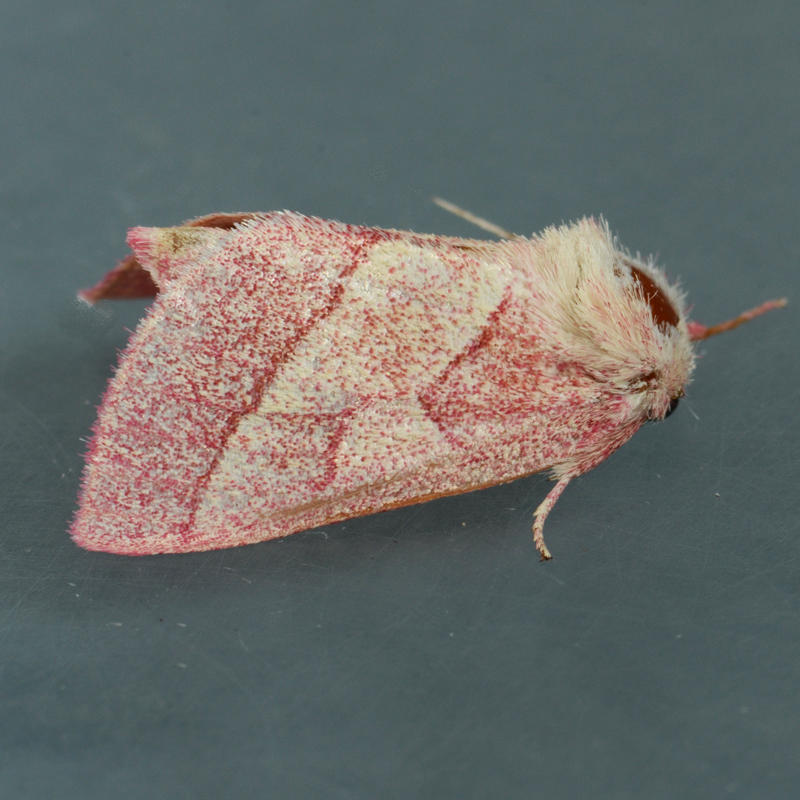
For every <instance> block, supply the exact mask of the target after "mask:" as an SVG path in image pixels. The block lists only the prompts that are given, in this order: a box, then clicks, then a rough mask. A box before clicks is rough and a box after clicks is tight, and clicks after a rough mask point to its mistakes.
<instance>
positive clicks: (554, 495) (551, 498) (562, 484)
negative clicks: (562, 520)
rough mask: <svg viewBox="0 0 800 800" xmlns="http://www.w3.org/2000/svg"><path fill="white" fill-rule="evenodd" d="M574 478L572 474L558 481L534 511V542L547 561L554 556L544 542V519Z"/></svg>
mask: <svg viewBox="0 0 800 800" xmlns="http://www.w3.org/2000/svg"><path fill="white" fill-rule="evenodd" d="M571 480H572V476H571V475H567V476H565V477H563V478H561V479H560V480H559V481H558V483H557V484H556V485H555V486H554V487H553V488H552V489H551V490H550V491H549V492H548V493H547V497H545V499H544V500H542V502H541V503H539V507H538V508H537V509H536V511H534V512H533V543H534V544H535V545H536V549H537V550H538V551H539V553H540V554H541V556H542V561H547V560H548V559H551V558H552V557H553V556H551V555H550V551H549V550H548V549H547V545H546V544H545V543H544V521H545V520H546V519H547V515H548V514H549V513H550V512H551V511H552V510H553V506H554V505H555V504H556V500H558V498H559V497H561V493H562V492H563V491H564V489H566V488H567V484H568V483H569V482H570V481H571Z"/></svg>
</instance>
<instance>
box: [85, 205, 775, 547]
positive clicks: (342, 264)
mask: <svg viewBox="0 0 800 800" xmlns="http://www.w3.org/2000/svg"><path fill="white" fill-rule="evenodd" d="M440 204H442V205H444V206H445V207H447V208H449V210H452V211H455V212H456V213H459V214H461V215H462V216H465V217H467V218H468V219H471V220H472V221H475V222H477V223H478V224H479V225H481V226H482V227H484V228H487V229H488V230H490V231H492V232H493V233H496V234H499V235H500V236H501V237H502V238H501V240H500V241H483V240H476V239H461V238H454V237H447V236H434V235H422V234H417V233H412V232H408V231H396V230H382V229H378V228H366V227H361V226H356V225H345V224H341V223H338V222H330V221H326V220H321V219H315V218H312V217H305V216H301V215H299V214H294V213H289V212H275V213H267V214H215V215H212V216H207V217H202V218H200V219H196V220H193V221H190V222H187V223H185V224H183V225H180V226H178V227H173V228H133V229H132V230H131V231H130V233H129V234H128V243H129V244H130V246H131V249H132V250H133V255H131V256H129V257H128V258H127V259H126V260H124V261H122V262H121V263H120V264H119V265H118V266H117V267H116V268H115V269H114V270H112V272H110V273H109V274H108V275H107V276H106V278H105V279H104V280H103V281H101V282H100V283H99V284H97V286H95V287H93V288H92V289H89V290H86V291H85V292H82V294H81V296H82V297H83V298H84V299H85V300H87V301H88V302H94V301H96V300H100V299H103V298H118V297H141V296H152V295H155V296H156V299H155V302H154V303H153V305H152V307H151V309H150V311H149V313H148V315H147V316H146V317H145V318H144V319H143V320H142V322H141V323H140V325H139V327H138V329H137V330H136V332H135V333H134V335H133V336H132V338H131V340H130V343H129V344H128V347H127V349H126V350H125V352H124V353H123V355H122V357H121V360H120V363H119V366H118V368H117V370H116V373H115V375H114V377H113V379H112V380H111V382H110V384H109V387H108V389H107V391H106V394H105V397H104V399H103V403H102V406H101V408H100V410H99V415H98V418H97V421H96V423H95V426H94V435H93V438H92V440H91V443H90V446H89V450H88V453H87V463H86V468H85V472H84V476H83V483H82V490H81V498H80V507H79V509H78V512H77V514H76V517H75V520H74V522H73V525H72V531H71V533H72V537H73V538H74V540H75V541H76V542H77V543H78V544H79V545H81V546H82V547H85V548H88V549H90V550H103V551H108V552H112V553H124V554H130V555H144V554H151V553H167V552H186V551H193V550H209V549H215V548H221V547H232V546H235V545H242V544H248V543H252V542H259V541H262V540H265V539H272V538H275V537H280V536H286V535H288V534H291V533H295V532H297V531H302V530H306V529H309V528H314V527H316V526H319V525H326V524H328V523H332V522H336V521H338V520H343V519H348V518H350V517H356V516H360V515H363V514H370V513H373V512H376V511H382V510H385V509H390V508H396V507H398V506H404V505H408V504H411V503H419V502H423V501H425V500H430V499H433V498H436V497H442V496H444V495H449V494H453V493H459V492H466V491H471V490H473V489H480V488H483V487H486V486H492V485H494V484H498V483H502V482H505V481H511V480H514V479H516V478H520V477H522V476H525V475H530V474H531V473H534V472H540V471H543V470H548V471H549V472H550V475H551V476H552V478H553V479H554V480H555V481H556V483H555V486H554V487H553V488H552V489H551V491H550V493H549V494H548V495H547V497H546V498H545V500H544V501H543V502H542V503H541V504H540V505H539V507H538V508H537V509H536V511H535V514H534V525H533V534H534V541H535V543H536V547H537V549H538V550H539V552H540V554H541V556H542V558H550V552H549V550H548V549H547V546H546V545H545V542H544V538H543V533H542V531H543V525H544V521H545V518H546V517H547V514H548V513H549V511H550V510H551V509H552V507H553V505H554V503H555V502H556V500H557V499H558V497H559V496H560V495H561V493H562V492H563V490H564V488H565V487H566V486H567V484H568V483H569V481H570V480H572V479H573V478H575V477H576V476H578V475H581V474H582V473H584V472H586V471H587V470H589V469H591V468H592V467H594V466H595V465H596V464H598V463H600V462H601V461H603V460H604V459H605V458H607V457H608V456H609V455H610V454H611V453H612V452H613V451H614V450H616V449H617V448H618V447H620V446H621V445H622V444H624V443H625V442H626V441H627V440H628V439H630V437H631V436H633V434H634V433H635V432H636V431H637V430H638V428H639V427H640V426H641V425H642V424H643V423H644V422H645V421H647V420H649V419H661V418H663V417H665V416H666V415H667V414H668V413H669V412H670V411H671V410H672V409H673V408H674V406H675V404H676V403H677V401H678V399H679V398H680V397H681V396H682V395H683V394H684V391H685V387H686V385H687V383H688V381H689V377H690V375H691V372H692V369H693V367H694V360H695V356H694V352H693V346H692V342H693V341H694V340H697V339H703V338H706V337H707V336H710V335H712V334H714V333H718V332H720V331H721V330H723V329H728V328H731V327H734V326H735V325H737V324H739V323H741V322H743V321H745V320H746V319H750V318H751V317H753V316H755V315H757V314H760V313H762V312H764V311H766V310H768V309H770V308H774V307H777V306H779V305H782V304H783V303H784V302H785V301H782V300H779V301H772V302H770V303H765V304H764V305H762V306H760V307H759V308H757V309H754V310H753V311H750V312H746V313H745V314H743V315H741V316H740V317H737V318H736V319H734V320H731V321H730V322H727V323H723V324H722V325H720V326H715V327H714V328H705V327H704V326H702V325H699V324H698V323H695V322H690V321H688V320H687V317H686V310H685V306H684V299H683V296H682V295H681V293H680V292H679V291H678V290H677V289H676V288H675V287H674V286H672V285H670V284H669V283H668V282H667V280H666V278H665V276H664V275H663V273H662V272H661V271H660V270H659V269H658V268H657V267H656V266H655V264H654V263H653V262H652V261H645V260H641V259H639V258H638V257H636V258H634V257H633V256H631V255H630V254H628V253H627V252H626V251H625V250H623V249H621V248H620V247H619V245H618V244H617V242H616V241H615V239H614V238H613V237H612V236H611V234H610V232H609V229H608V226H607V225H606V223H605V222H604V221H602V220H600V221H597V220H594V219H582V220H579V221H578V222H576V223H574V224H572V225H563V226H560V227H551V228H547V229H546V230H544V231H543V232H542V233H541V234H539V235H537V236H533V237H531V238H525V237H521V236H515V235H512V234H510V233H508V232H506V231H503V230H502V229H499V228H497V227H496V226H493V225H492V224H491V223H488V222H486V221H485V220H481V219H480V218H476V217H473V216H472V215H470V214H468V213H467V212H464V211H461V210H460V209H458V208H456V207H453V206H451V205H450V204H447V203H444V201H441V203H440Z"/></svg>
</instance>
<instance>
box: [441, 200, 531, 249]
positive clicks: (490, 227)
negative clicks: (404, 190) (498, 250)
mask: <svg viewBox="0 0 800 800" xmlns="http://www.w3.org/2000/svg"><path fill="white" fill-rule="evenodd" d="M431 199H432V200H433V202H434V203H436V205H437V206H439V208H443V209H444V210H445V211H449V212H450V213H451V214H455V215H456V216H457V217H461V219H465V220H466V221H467V222H471V223H472V224H473V225H477V226H478V227H479V228H483V230H485V231H489V233H493V234H494V235H495V236H499V237H500V238H501V239H514V238H515V237H516V236H517V234H516V233H511V231H507V230H506V229H505V228H501V227H500V226H499V225H495V224H494V222H489V220H488V219H484V218H483V217H479V216H478V215H477V214H473V213H472V212H471V211H467V210H466V209H465V208H461V207H460V206H457V205H456V204H455V203H451V202H450V201H449V200H445V199H443V198H441V197H433V198H431Z"/></svg>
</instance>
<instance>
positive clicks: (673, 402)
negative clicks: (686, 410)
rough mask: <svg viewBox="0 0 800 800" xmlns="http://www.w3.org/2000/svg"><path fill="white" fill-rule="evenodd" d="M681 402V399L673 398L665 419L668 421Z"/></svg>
mask: <svg viewBox="0 0 800 800" xmlns="http://www.w3.org/2000/svg"><path fill="white" fill-rule="evenodd" d="M679 402H680V397H673V398H672V400H670V402H669V408H668V409H667V413H666V414H664V419H666V418H667V417H668V416H669V415H670V414H671V413H672V412H673V411H674V410H675V409H676V408H677V407H678V403H679Z"/></svg>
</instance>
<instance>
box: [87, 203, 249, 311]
mask: <svg viewBox="0 0 800 800" xmlns="http://www.w3.org/2000/svg"><path fill="white" fill-rule="evenodd" d="M257 216H259V215H258V214H248V213H235V214H208V215H206V216H204V217H198V218H197V219H191V220H187V221H186V222H184V223H183V224H182V225H180V226H179V227H177V228H162V229H154V228H149V229H142V228H134V229H133V231H132V233H133V237H134V239H135V237H136V234H137V232H142V231H147V230H149V231H155V230H161V231H168V230H169V231H174V232H176V233H177V232H183V233H184V241H183V242H182V241H181V238H179V237H177V238H175V239H174V241H173V243H172V246H173V249H175V250H176V251H177V250H180V249H181V248H182V246H183V245H184V243H185V241H186V239H187V237H191V235H192V233H194V234H195V237H194V241H195V242H198V241H199V240H201V239H202V238H203V233H205V232H209V235H208V237H207V238H208V239H209V240H212V239H214V238H215V237H214V232H220V231H229V230H230V229H231V228H233V227H235V226H236V225H239V224H240V223H242V222H244V221H245V220H248V219H253V218H254V217H257ZM191 229H197V230H195V231H192V230H191ZM164 238H165V239H166V237H164ZM129 243H130V244H131V247H132V249H133V250H134V252H133V253H132V254H131V255H129V256H127V257H126V258H123V259H122V261H120V262H119V264H117V265H116V266H115V267H114V269H112V270H111V271H110V272H108V273H107V274H106V275H105V276H104V277H103V278H102V280H100V281H99V282H98V283H96V284H95V285H94V286H91V287H89V288H88V289H82V290H81V291H80V292H78V296H79V297H80V298H81V299H82V300H85V301H86V302H87V303H96V302H97V301H98V300H124V299H132V298H137V297H155V296H156V295H157V294H158V291H159V289H160V288H162V286H161V283H162V281H161V280H160V276H159V275H158V273H157V272H156V271H155V269H154V266H155V265H154V262H153V260H152V259H151V258H147V256H146V255H145V253H146V252H147V249H148V246H149V245H150V244H151V243H150V242H149V241H147V239H146V236H145V237H143V236H141V235H140V236H139V244H140V247H137V244H136V242H135V241H131V239H130V238H129ZM163 244H164V246H165V247H168V246H169V242H168V241H164V243H163ZM178 256H179V254H178V253H177V252H176V253H175V254H174V257H175V258H177V257H178ZM163 260H164V261H165V262H167V261H168V259H167V258H164V259H163Z"/></svg>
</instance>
